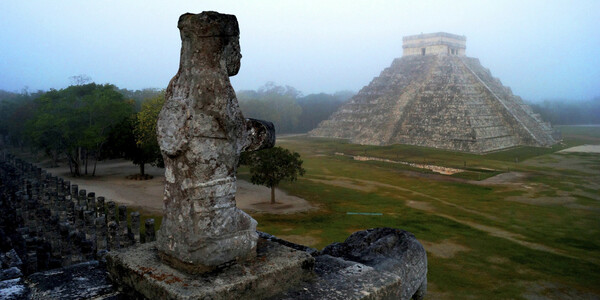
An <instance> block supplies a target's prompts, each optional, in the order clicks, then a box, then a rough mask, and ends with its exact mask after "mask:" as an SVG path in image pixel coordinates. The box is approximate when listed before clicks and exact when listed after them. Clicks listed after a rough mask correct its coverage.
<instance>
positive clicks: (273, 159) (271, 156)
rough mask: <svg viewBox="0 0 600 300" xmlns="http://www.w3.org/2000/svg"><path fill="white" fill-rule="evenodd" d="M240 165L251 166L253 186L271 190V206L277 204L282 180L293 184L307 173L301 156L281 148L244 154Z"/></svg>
mask: <svg viewBox="0 0 600 300" xmlns="http://www.w3.org/2000/svg"><path fill="white" fill-rule="evenodd" d="M240 163H241V164H244V165H248V166H250V175H251V177H250V181H251V182H252V183H253V184H257V185H264V186H266V187H269V188H271V204H273V203H275V187H277V185H279V182H280V181H281V180H288V181H290V182H293V181H295V180H296V179H298V175H300V176H303V175H304V173H305V172H306V170H304V168H302V160H301V159H300V154H298V153H297V152H291V151H290V150H287V149H284V148H281V147H273V148H271V149H265V150H260V151H255V152H244V153H243V154H242V158H241V161H240Z"/></svg>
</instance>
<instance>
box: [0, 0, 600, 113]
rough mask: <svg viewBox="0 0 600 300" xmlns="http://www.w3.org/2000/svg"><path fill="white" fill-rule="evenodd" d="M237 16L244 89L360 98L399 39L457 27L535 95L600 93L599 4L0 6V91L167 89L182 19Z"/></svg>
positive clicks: (509, 78) (520, 88) (489, 63)
mask: <svg viewBox="0 0 600 300" xmlns="http://www.w3.org/2000/svg"><path fill="white" fill-rule="evenodd" d="M204 10H216V11H219V12H221V13H229V14H235V15H236V16H237V18H238V22H239V24H240V31H241V37H240V44H241V48H242V54H243V58H242V68H241V70H240V73H239V74H238V75H237V76H235V77H233V78H232V84H233V86H234V88H235V89H236V90H240V89H256V88H258V87H260V86H262V85H264V84H265V83H266V82H267V81H274V82H276V83H278V84H280V85H290V86H293V87H295V88H297V89H298V90H300V91H302V92H303V93H304V94H309V93H317V92H328V93H331V92H335V91H338V90H352V91H358V90H359V89H360V88H361V87H363V86H364V85H366V84H368V83H369V82H370V81H371V80H372V79H373V77H375V76H378V75H379V73H380V72H381V71H382V70H383V69H384V68H386V67H388V66H389V65H390V64H391V62H392V60H393V59H394V58H396V57H400V56H402V37H403V36H406V35H413V34H419V33H431V32H439V31H444V32H449V33H454V34H459V35H465V36H466V37H467V50H466V53H467V56H470V57H477V58H479V59H480V61H481V63H482V65H483V66H484V67H487V68H489V69H490V70H491V72H492V74H493V75H494V76H495V77H498V78H500V80H501V81H502V83H503V84H504V85H506V86H509V87H511V88H512V90H513V92H514V93H515V94H516V95H519V96H521V97H523V98H524V99H526V100H531V101H537V100H541V99H547V98H551V99H555V98H568V99H576V100H577V99H590V98H593V97H598V96H600V57H599V54H600V50H599V49H600V32H599V31H600V30H599V28H600V21H599V20H600V1H597V0H591V1H552V0H546V1H527V0H519V1H504V0H502V1H459V0H454V1H423V0H419V1H416V0H414V1H400V0H397V1H349V0H346V1H326V0H321V1H191V0H190V1H112V0H111V1H108V0H107V1H99V0H98V1H82V0H73V1H71V0H69V1H66V0H61V1H56V0H54V1H50V0H47V1H33V0H27V1H10V0H7V1H1V2H0V89H4V90H8V91H21V89H23V88H24V87H28V88H29V90H30V91H35V90H38V89H42V90H48V89H50V88H55V89H60V88H64V87H67V86H68V85H69V84H70V80H69V77H70V76H73V75H79V74H87V75H89V76H90V77H91V78H92V79H93V81H95V82H96V83H112V84H115V85H116V86H118V87H120V88H128V89H142V88H146V87H156V88H165V87H166V86H167V84H168V82H169V80H170V79H171V77H172V76H173V75H175V73H176V72H177V68H178V65H179V50H180V45H181V44H180V43H181V42H180V38H179V31H178V29H177V20H178V18H179V15H181V14H183V13H186V12H192V13H199V12H202V11H204Z"/></svg>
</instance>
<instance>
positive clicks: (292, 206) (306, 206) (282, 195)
mask: <svg viewBox="0 0 600 300" xmlns="http://www.w3.org/2000/svg"><path fill="white" fill-rule="evenodd" d="M235 200H236V203H237V207H239V208H240V209H242V210H244V211H252V212H258V213H270V214H292V213H298V212H304V211H309V210H313V209H316V207H315V206H313V205H311V204H310V203H309V202H308V201H306V200H304V199H302V198H300V197H296V196H292V195H288V194H287V193H286V192H284V191H282V190H280V189H275V203H273V204H271V189H270V188H267V187H264V186H260V185H254V184H251V183H249V182H247V181H245V180H238V181H237V193H236V198H235Z"/></svg>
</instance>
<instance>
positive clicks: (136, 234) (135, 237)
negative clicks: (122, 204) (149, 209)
mask: <svg viewBox="0 0 600 300" xmlns="http://www.w3.org/2000/svg"><path fill="white" fill-rule="evenodd" d="M140 225H141V224H140V213H139V212H137V211H134V212H132V213H131V227H130V231H129V235H130V237H131V239H132V244H134V245H136V244H139V243H140Z"/></svg>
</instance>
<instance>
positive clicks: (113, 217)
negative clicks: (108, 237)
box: [106, 201, 117, 222]
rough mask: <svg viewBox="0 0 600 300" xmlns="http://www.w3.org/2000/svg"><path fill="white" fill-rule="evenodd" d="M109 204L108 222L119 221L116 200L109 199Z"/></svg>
mask: <svg viewBox="0 0 600 300" xmlns="http://www.w3.org/2000/svg"><path fill="white" fill-rule="evenodd" d="M106 206H107V214H106V219H107V220H108V222H111V221H117V207H116V206H117V204H116V203H115V202H114V201H108V202H107V203H106Z"/></svg>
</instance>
